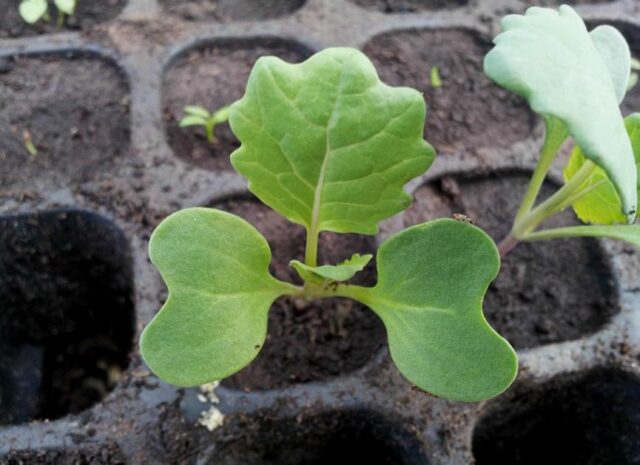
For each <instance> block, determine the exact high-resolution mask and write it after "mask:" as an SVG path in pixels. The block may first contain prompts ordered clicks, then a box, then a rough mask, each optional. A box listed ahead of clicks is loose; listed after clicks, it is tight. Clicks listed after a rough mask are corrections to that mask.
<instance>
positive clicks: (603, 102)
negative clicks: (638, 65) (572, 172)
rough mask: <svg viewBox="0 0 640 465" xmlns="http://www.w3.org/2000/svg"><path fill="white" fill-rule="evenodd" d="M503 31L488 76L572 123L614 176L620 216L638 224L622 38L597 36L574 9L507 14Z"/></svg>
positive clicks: (586, 148)
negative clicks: (622, 105) (624, 107)
mask: <svg viewBox="0 0 640 465" xmlns="http://www.w3.org/2000/svg"><path fill="white" fill-rule="evenodd" d="M502 28H503V32H502V33H501V34H500V35H498V36H497V37H496V39H495V41H494V42H495V44H496V45H495V47H494V48H493V49H492V50H491V51H490V52H489V53H488V54H487V56H486V58H485V62H484V69H485V72H486V73H487V75H488V76H489V77H491V78H492V79H493V80H494V81H496V82H497V83H498V84H500V85H501V86H503V87H505V88H507V89H509V90H511V91H513V92H515V93H517V94H519V95H522V96H523V97H525V98H526V99H527V100H528V101H529V104H530V105H531V108H532V109H533V110H534V111H535V112H537V113H540V114H541V115H543V116H546V117H548V116H553V117H555V118H557V119H559V120H560V121H562V122H563V123H564V124H566V126H567V128H568V130H569V133H570V134H571V136H572V137H573V138H574V139H575V141H576V143H577V144H578V145H579V146H580V148H581V150H582V153H583V154H584V156H585V157H587V158H589V159H590V160H592V161H593V162H594V163H595V164H596V165H597V166H599V167H600V168H602V169H603V170H604V171H605V172H606V173H607V176H608V177H609V179H611V181H612V182H613V185H614V186H615V188H616V191H617V193H618V195H619V197H620V199H621V202H620V206H621V210H620V213H621V214H622V215H624V217H625V218H626V219H627V221H628V222H632V221H633V220H634V218H635V213H636V205H637V189H636V180H637V173H636V167H635V163H634V158H633V152H632V150H631V145H630V143H629V138H628V137H627V134H626V131H625V127H624V122H623V119H622V115H621V113H620V109H619V108H618V104H619V103H620V101H621V100H622V98H623V96H624V93H625V92H626V89H627V84H628V81H629V76H630V63H631V55H630V52H629V46H628V45H627V43H626V41H625V40H624V38H623V37H622V34H620V33H619V32H618V31H617V30H616V29H615V28H613V27H611V26H600V27H597V28H596V29H594V30H593V31H592V32H591V33H589V32H588V31H587V28H586V26H585V24H584V22H583V21H582V19H581V18H580V16H578V14H577V13H576V12H575V11H574V10H573V9H572V8H571V7H569V6H567V5H562V6H561V7H560V8H559V10H558V11H556V10H553V9H549V8H538V7H532V8H529V9H528V10H527V12H526V14H525V15H509V16H506V17H505V18H504V19H503V20H502Z"/></svg>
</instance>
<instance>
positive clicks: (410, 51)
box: [364, 30, 535, 155]
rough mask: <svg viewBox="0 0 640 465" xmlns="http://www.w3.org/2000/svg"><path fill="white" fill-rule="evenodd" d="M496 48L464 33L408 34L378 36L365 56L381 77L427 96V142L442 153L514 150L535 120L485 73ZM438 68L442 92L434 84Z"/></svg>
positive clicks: (518, 101)
mask: <svg viewBox="0 0 640 465" xmlns="http://www.w3.org/2000/svg"><path fill="white" fill-rule="evenodd" d="M490 48H491V43H490V42H489V41H488V40H484V39H482V38H480V37H479V36H477V35H475V34H473V33H471V32H466V31H462V30H453V31H413V30H411V31H403V32H391V33H387V34H383V35H380V36H377V37H374V38H373V39H372V40H371V41H369V42H368V43H367V44H366V45H365V47H364V52H365V53H366V54H367V55H368V56H369V57H370V58H371V60H372V61H373V63H374V64H375V65H376V68H377V69H378V73H379V74H380V78H381V79H382V80H383V81H384V82H385V83H387V84H389V85H393V86H409V87H413V88H415V89H417V90H419V91H420V92H423V93H424V98H425V100H426V102H427V123H426V126H425V131H424V134H425V138H426V139H427V141H429V142H430V143H431V144H433V145H434V147H435V148H436V151H437V152H438V154H441V155H443V154H446V153H451V152H459V151H463V152H470V153H473V152H474V151H475V150H476V149H477V148H479V147H510V146H511V145H512V144H513V143H514V142H516V141H519V140H522V139H525V138H527V137H528V136H530V135H531V132H532V130H533V127H534V125H535V118H534V117H533V114H532V113H531V111H530V110H529V109H528V106H527V104H526V102H525V101H524V100H523V99H521V98H520V97H517V96H515V95H514V94H511V93H509V92H507V91H506V90H504V89H501V88H500V87H498V86H497V85H495V84H493V83H492V82H491V81H490V80H489V78H487V77H486V76H485V75H484V73H483V71H482V61H483V58H484V55H485V54H486V53H487V52H488V51H489V49H490ZM433 66H437V67H438V69H439V72H440V77H441V80H442V87H439V88H434V87H433V86H432V85H431V77H430V74H431V72H430V70H431V68H432V67H433Z"/></svg>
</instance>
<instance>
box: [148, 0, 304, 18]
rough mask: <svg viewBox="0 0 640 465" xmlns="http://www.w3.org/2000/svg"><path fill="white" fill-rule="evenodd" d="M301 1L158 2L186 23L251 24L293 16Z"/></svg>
mask: <svg viewBox="0 0 640 465" xmlns="http://www.w3.org/2000/svg"><path fill="white" fill-rule="evenodd" d="M304 3H305V0H187V1H184V0H160V4H161V5H162V6H163V7H164V8H165V9H166V11H167V13H170V14H172V15H177V16H180V17H181V18H183V19H186V20H188V21H219V22H228V21H255V20H264V19H273V18H278V17H280V16H285V15H287V14H289V13H293V12H294V11H296V10H297V9H298V8H300V7H301V6H302V5H304Z"/></svg>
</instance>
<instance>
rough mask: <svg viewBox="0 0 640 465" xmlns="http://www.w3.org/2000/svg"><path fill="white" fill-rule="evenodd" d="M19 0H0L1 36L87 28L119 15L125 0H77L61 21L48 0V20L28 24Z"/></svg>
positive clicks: (125, 2)
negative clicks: (19, 7) (20, 11)
mask: <svg viewBox="0 0 640 465" xmlns="http://www.w3.org/2000/svg"><path fill="white" fill-rule="evenodd" d="M21 1H22V0H0V38H2V37H19V36H32V35H37V34H45V33H55V32H65V31H77V30H83V31H86V30H89V29H90V28H91V27H92V26H95V25H97V24H99V23H106V22H108V21H111V20H112V19H113V18H115V17H116V16H118V14H119V13H120V12H121V11H122V9H123V8H124V6H125V5H126V4H127V0H100V1H97V0H79V1H78V3H77V7H76V11H75V13H74V14H73V15H72V16H66V15H65V16H64V22H63V24H62V25H60V24H59V23H58V21H59V19H58V10H57V9H56V7H55V5H54V3H53V1H51V0H49V1H48V3H49V10H48V12H49V17H50V18H49V20H48V21H47V20H44V19H43V20H40V21H38V22H37V23H35V24H27V23H26V22H25V21H24V20H23V19H22V18H21V17H20V14H19V13H18V5H20V2H21Z"/></svg>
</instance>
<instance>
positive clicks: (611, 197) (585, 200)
mask: <svg viewBox="0 0 640 465" xmlns="http://www.w3.org/2000/svg"><path fill="white" fill-rule="evenodd" d="M625 128H626V130H627V134H628V135H629V140H630V142H631V147H632V149H633V155H634V159H635V163H636V167H637V169H639V168H638V167H640V113H634V114H632V115H629V116H627V117H626V118H625ZM585 160H586V159H585V157H584V154H583V153H582V150H580V147H578V146H576V147H574V149H573V152H572V153H571V158H570V159H569V161H568V163H567V166H566V167H565V169H564V171H563V174H564V179H565V181H568V180H569V179H571V178H572V177H573V176H574V175H575V173H576V172H577V171H578V170H579V169H580V167H581V166H582V165H583V163H584V162H585ZM638 188H640V185H639V186H638ZM583 189H591V190H590V191H589V192H588V193H587V194H585V195H584V196H582V197H580V198H579V199H578V200H577V201H576V202H574V204H573V205H572V206H573V209H574V211H575V212H576V215H578V218H580V219H581V220H582V221H583V222H585V223H594V224H620V223H625V222H626V217H625V216H624V215H623V214H622V213H621V206H620V197H619V196H618V193H617V192H616V189H615V187H614V186H613V184H612V183H611V181H610V180H609V178H608V177H607V174H606V173H605V172H604V170H602V169H601V168H596V169H595V170H594V172H593V174H592V175H591V176H590V177H589V178H588V179H587V180H586V181H585V182H584V184H583V185H582V186H581V187H580V188H579V190H583ZM639 190H640V189H639Z"/></svg>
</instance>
